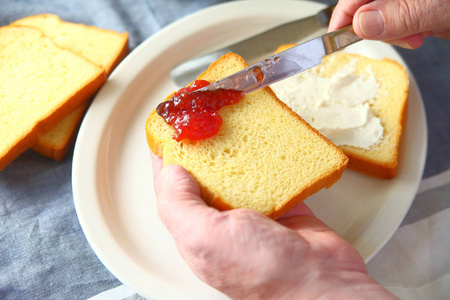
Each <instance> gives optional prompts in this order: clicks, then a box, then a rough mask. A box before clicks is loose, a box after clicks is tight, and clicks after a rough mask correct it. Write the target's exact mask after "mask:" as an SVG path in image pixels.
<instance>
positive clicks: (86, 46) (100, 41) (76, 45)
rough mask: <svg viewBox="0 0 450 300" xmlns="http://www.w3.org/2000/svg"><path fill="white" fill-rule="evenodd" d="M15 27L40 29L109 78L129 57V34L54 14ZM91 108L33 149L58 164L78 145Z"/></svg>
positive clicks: (24, 20)
mask: <svg viewBox="0 0 450 300" xmlns="http://www.w3.org/2000/svg"><path fill="white" fill-rule="evenodd" d="M13 24H14V25H24V26H31V27H34V28H37V29H40V30H42V31H43V32H44V34H45V35H46V36H48V37H50V38H51V39H52V40H53V41H54V42H55V44H56V45H58V46H59V47H61V48H64V49H67V50H70V51H72V52H74V53H76V54H78V55H80V56H82V57H84V58H85V59H87V60H89V61H91V62H92V63H94V64H96V65H98V66H100V67H102V68H103V69H104V70H105V73H106V75H107V76H109V74H110V73H111V72H112V71H113V70H114V68H115V67H116V66H117V65H118V64H119V63H120V61H122V60H123V58H124V57H125V56H126V55H127V54H128V52H129V49H128V34H127V33H118V32H116V31H112V30H106V29H100V28H97V27H94V26H86V25H83V24H76V23H71V22H67V21H63V20H61V19H60V18H59V17H58V16H56V15H52V14H40V15H34V16H29V17H25V18H22V19H19V20H17V21H15V22H14V23H13ZM86 110H87V105H84V106H83V107H80V108H79V109H77V111H76V112H73V113H72V114H71V115H70V117H67V118H66V119H65V120H63V121H62V124H60V125H58V126H55V128H54V129H53V130H52V131H51V132H49V133H48V134H45V135H44V136H42V137H41V138H39V139H38V141H37V142H36V144H35V145H33V147H32V149H33V150H34V151H36V152H38V153H40V154H41V155H44V156H47V157H50V158H53V159H54V160H56V161H59V160H62V159H64V157H65V156H66V154H67V152H68V151H69V149H70V146H71V145H72V144H73V143H74V141H75V138H76V134H77V132H78V128H79V125H80V124H81V121H82V119H83V117H84V115H85V112H86Z"/></svg>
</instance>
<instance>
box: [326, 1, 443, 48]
mask: <svg viewBox="0 0 450 300" xmlns="http://www.w3.org/2000/svg"><path fill="white" fill-rule="evenodd" d="M348 24H353V30H354V31H355V33H356V34H357V35H359V36H360V37H362V38H365V39H371V40H381V41H386V42H388V43H391V44H394V45H397V46H401V47H404V48H409V49H415V48H419V47H420V46H422V44H423V42H424V38H425V37H427V36H435V37H438V38H450V0H442V1H439V0H374V1H370V0H340V1H339V2H338V4H337V6H336V9H335V10H334V12H333V16H332V17H331V20H330V26H329V30H330V31H333V30H336V29H339V28H341V27H343V26H346V25H348Z"/></svg>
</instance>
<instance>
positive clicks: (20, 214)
mask: <svg viewBox="0 0 450 300" xmlns="http://www.w3.org/2000/svg"><path fill="white" fill-rule="evenodd" d="M222 2H227V1H223V0H196V1H183V0H147V1H145V0H130V1H126V0H112V1H108V0H90V1H82V0H73V1H66V0H64V1H63V0H18V1H9V0H1V1H0V26H3V25H7V24H9V23H11V22H13V21H15V20H17V19H19V18H22V17H25V16H28V15H33V14H39V13H53V14H56V15H58V16H60V17H61V18H62V19H64V20H67V21H72V22H77V23H84V24H92V25H95V26H97V27H100V28H107V29H112V30H116V31H119V32H123V31H127V32H128V33H129V37H130V40H129V46H130V49H131V50H133V49H134V48H135V47H136V46H138V45H139V44H140V43H142V42H143V41H144V40H145V39H147V38H148V37H150V36H151V35H153V34H154V33H156V32H157V31H159V30H160V29H162V28H163V27H165V26H166V25H168V24H170V23H172V22H174V21H176V20H177V19H179V18H181V17H183V16H185V15H188V14H190V13H193V12H195V11H197V10H199V9H202V8H205V7H207V6H210V5H214V4H218V3H222ZM318 2H322V3H326V4H332V3H334V1H318ZM398 50H399V52H400V54H401V55H402V57H403V58H404V60H405V61H406V63H407V64H408V66H409V68H410V71H411V73H412V74H413V75H414V76H415V78H416V80H417V83H418V85H419V88H420V90H421V93H422V96H423V100H424V104H425V107H426V115H427V123H428V142H429V146H428V154H427V163H426V167H425V172H424V178H431V177H432V176H438V175H439V174H442V173H444V174H447V173H446V172H448V171H449V170H450V118H449V115H450V83H449V78H450V41H448V40H439V39H435V38H429V39H427V41H426V43H425V45H424V46H423V47H422V48H420V49H418V50H404V49H398ZM71 164H72V153H69V155H68V156H67V158H66V159H65V160H64V161H62V162H54V161H52V160H50V159H47V158H44V157H42V156H40V155H38V154H36V153H34V152H32V151H27V152H25V153H24V154H22V155H21V156H20V157H19V158H18V159H16V160H15V161H14V162H13V163H11V164H10V165H9V166H8V167H6V168H5V169H4V170H3V171H2V172H0V299H87V298H89V297H92V296H95V295H98V294H99V293H102V292H104V291H107V290H109V289H112V288H114V287H117V286H120V285H121V282H120V281H119V280H117V279H116V278H115V277H114V276H113V275H112V274H111V273H110V272H109V271H108V270H107V269H106V268H105V267H104V266H103V264H102V263H101V262H100V261H99V260H98V258H97V257H96V255H95V254H94V252H93V251H92V249H91V248H90V246H89V244H88V243H87V241H86V238H85V237H84V234H83V232H82V230H81V227H80V225H79V223H78V220H77V216H76V213H75V208H74V203H73V197H72V187H71V171H72V170H71V167H72V166H71ZM439 191H440V192H439V193H438V194H437V195H436V193H422V194H420V197H417V198H416V201H415V202H414V203H413V206H412V208H411V210H410V212H409V213H408V215H407V216H406V218H405V221H404V222H403V224H402V226H406V225H408V224H412V223H415V222H419V221H420V220H423V219H425V218H428V217H430V216H432V215H434V214H436V213H438V212H440V211H444V210H445V209H446V208H448V207H449V206H450V194H449V184H448V182H447V185H445V188H444V189H443V190H442V189H441V190H439ZM430 194H432V195H430ZM442 239H443V240H445V239H446V240H448V239H450V238H449V237H448V235H447V236H442ZM445 245H448V242H447V244H445ZM438 246H439V245H438ZM447 249H448V248H447ZM449 250H450V249H449ZM449 253H450V252H449ZM383 255H385V256H388V255H389V253H387V254H386V253H383ZM378 257H379V256H377V257H376V258H375V260H376V259H379V258H378ZM369 267H370V265H369ZM449 270H450V266H449V267H448V268H447V271H449ZM369 271H370V268H369ZM136 297H138V296H137V295H136Z"/></svg>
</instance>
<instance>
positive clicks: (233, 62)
mask: <svg viewBox="0 0 450 300" xmlns="http://www.w3.org/2000/svg"><path fill="white" fill-rule="evenodd" d="M245 67H246V64H245V62H244V60H243V59H242V58H241V57H240V56H238V55H236V54H233V53H228V54H226V55H224V56H222V57H221V58H220V59H219V60H218V61H216V62H214V63H213V64H212V65H211V66H210V67H209V68H208V70H206V71H205V72H204V73H203V74H201V75H200V76H199V78H198V79H202V80H207V81H209V82H213V81H216V80H218V79H221V78H224V77H226V76H228V75H230V74H232V73H235V72H237V71H240V70H241V69H244V68H245ZM219 114H220V116H221V117H222V119H223V124H222V127H221V128H220V130H219V132H218V134H217V135H216V136H213V137H211V138H208V139H204V140H199V141H190V140H182V141H181V142H177V141H175V140H174V139H173V138H172V136H173V134H174V129H173V128H172V127H171V126H170V125H168V124H167V123H166V122H165V121H164V119H163V118H162V117H160V116H159V115H158V114H157V113H156V111H155V110H154V111H153V112H152V113H151V114H150V116H149V118H148V119H147V122H146V125H145V130H146V134H147V141H148V145H149V147H150V149H151V151H153V153H155V154H156V155H158V156H160V157H163V161H164V164H165V165H167V164H172V163H175V164H179V165H181V166H183V167H184V168H186V169H187V170H188V171H189V172H190V174H192V176H193V177H194V178H195V179H196V180H197V182H198V184H199V186H200V190H201V194H202V197H203V199H205V201H206V202H207V203H208V204H210V205H211V206H213V207H215V208H217V209H220V210H227V209H233V208H250V209H254V210H257V211H259V212H261V213H263V214H264V215H267V216H269V217H271V218H274V219H276V218H278V217H279V216H281V215H282V214H283V213H284V212H286V211H287V210H289V209H290V208H292V207H293V206H294V205H295V204H297V203H299V202H301V201H302V200H304V199H305V198H307V197H308V196H310V195H312V194H314V193H315V192H317V191H319V190H320V189H322V188H329V187H330V186H332V185H333V184H334V183H335V182H336V181H337V180H338V179H339V178H340V177H341V174H342V173H343V172H344V169H345V167H346V165H347V161H348V158H347V157H346V156H345V155H344V154H343V153H342V151H341V150H340V149H339V148H338V147H336V146H335V145H333V144H332V143H331V142H329V141H328V140H327V139H325V138H324V137H323V136H322V135H321V134H320V133H319V132H318V131H317V130H315V129H314V128H312V127H311V126H310V125H309V124H308V123H306V122H305V121H304V120H302V119H301V118H300V117H299V116H298V115H297V114H296V113H294V112H293V111H292V110H291V109H290V108H289V107H288V106H287V105H285V104H284V103H283V102H281V101H280V100H278V99H277V97H276V96H275V94H274V93H273V92H272V90H271V89H270V88H269V87H266V88H264V89H261V90H258V91H255V92H253V93H250V94H248V95H246V96H245V97H244V98H243V99H242V100H241V101H240V102H238V103H237V104H233V105H230V106H226V107H223V108H221V109H220V110H219Z"/></svg>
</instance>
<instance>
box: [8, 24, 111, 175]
mask: <svg viewBox="0 0 450 300" xmlns="http://www.w3.org/2000/svg"><path fill="white" fill-rule="evenodd" d="M0 66H1V68H0V107H1V109H0V141H1V144H0V170H2V169H3V168H4V167H5V166H6V165H8V164H9V163H10V162H11V161H13V160H14V159H15V158H16V157H17V156H19V155H20V154H21V153H22V152H24V151H25V150H26V149H28V148H30V147H31V146H32V145H33V144H34V143H35V142H36V141H37V139H38V138H39V136H40V135H41V134H42V133H44V132H47V131H49V130H50V129H51V128H53V127H54V126H55V125H56V124H57V123H58V122H59V121H61V120H62V119H63V118H64V117H66V116H67V115H68V114H69V113H70V112H72V111H74V110H75V108H77V107H79V106H80V105H82V104H83V103H85V102H86V101H87V100H88V99H89V98H90V97H91V96H92V95H93V94H94V93H95V92H96V91H97V90H98V89H99V88H100V86H101V85H102V84H103V83H104V82H105V81H106V76H105V72H104V71H103V69H102V68H100V67H98V66H97V65H95V64H93V63H91V62H89V61H87V60H86V59H84V58H82V57H80V56H79V55H76V54H74V53H73V52H71V51H67V50H64V49H61V48H59V47H58V46H56V45H55V44H54V43H53V41H52V40H51V39H50V38H48V37H46V36H45V35H44V34H43V33H42V31H40V30H37V29H35V28H31V27H26V26H13V25H10V26H4V27H0Z"/></svg>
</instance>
